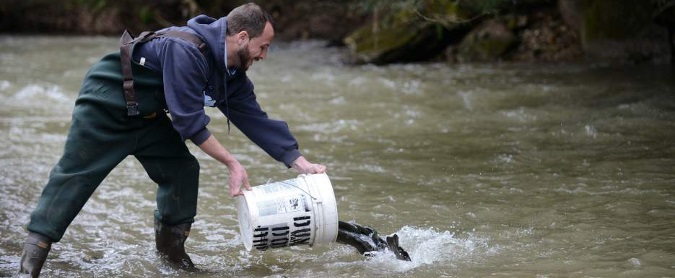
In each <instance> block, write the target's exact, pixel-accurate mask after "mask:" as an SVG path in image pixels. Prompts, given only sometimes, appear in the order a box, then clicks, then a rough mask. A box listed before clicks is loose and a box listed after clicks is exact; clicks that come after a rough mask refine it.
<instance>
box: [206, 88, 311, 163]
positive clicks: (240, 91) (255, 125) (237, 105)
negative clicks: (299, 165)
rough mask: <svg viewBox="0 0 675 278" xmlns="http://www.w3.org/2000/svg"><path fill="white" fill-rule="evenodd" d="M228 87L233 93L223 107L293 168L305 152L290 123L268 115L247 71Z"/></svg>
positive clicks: (238, 124)
mask: <svg viewBox="0 0 675 278" xmlns="http://www.w3.org/2000/svg"><path fill="white" fill-rule="evenodd" d="M228 91H229V92H231V94H230V95H229V97H228V98H227V103H224V104H222V105H220V106H219V108H220V110H221V111H222V112H223V113H224V114H225V115H227V116H228V118H229V119H230V121H232V123H233V124H234V125H235V126H236V127H237V128H238V129H239V130H241V131H242V132H243V133H244V135H246V137H248V138H249V139H250V140H251V141H253V142H254V143H255V144H256V145H258V146H259V147H260V148H262V149H263V150H264V151H265V152H266V153H267V154H268V155H270V156H271V157H272V158H274V159H276V160H277V161H279V162H282V163H284V164H285V165H286V167H289V168H290V167H291V164H292V163H293V161H295V159H296V158H298V157H300V155H301V154H300V151H299V150H298V142H297V141H296V140H295V137H293V135H292V134H291V131H290V130H289V128H288V124H286V122H284V121H279V120H273V119H270V118H269V117H268V116H267V113H265V112H264V111H263V110H262V109H261V108H260V105H259V104H258V102H257V100H256V96H255V94H254V92H253V83H252V82H251V80H249V79H248V77H246V76H245V75H243V76H242V77H240V78H237V82H230V83H228Z"/></svg>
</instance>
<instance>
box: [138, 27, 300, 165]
mask: <svg viewBox="0 0 675 278" xmlns="http://www.w3.org/2000/svg"><path fill="white" fill-rule="evenodd" d="M167 29H172V30H179V31H186V32H191V33H193V34H196V35H198V36H199V37H200V38H201V39H202V40H203V41H204V42H205V43H206V44H207V46H208V52H206V53H204V54H202V53H201V52H200V51H199V49H198V48H197V47H196V46H195V45H194V44H192V43H190V42H188V41H186V40H182V39H178V38H173V37H159V38H156V39H154V40H151V41H148V42H146V43H143V44H139V45H137V46H135V47H134V50H133V60H134V62H136V63H138V64H141V65H143V66H145V67H147V68H149V69H151V70H153V71H156V72H161V74H162V77H163V84H164V96H165V99H166V105H167V108H168V110H169V113H170V114H171V119H172V122H173V126H174V128H175V129H176V131H178V133H179V134H180V135H181V137H182V138H183V140H187V139H190V140H191V141H192V142H193V143H195V144H197V145H200V144H201V143H203V142H204V141H206V139H207V138H208V137H209V136H210V135H211V132H210V131H209V130H208V128H207V125H208V124H209V121H210V118H209V117H208V116H207V115H206V113H205V111H204V107H205V106H213V107H218V109H220V111H222V113H223V114H224V115H225V116H226V117H227V118H228V119H229V120H230V121H231V122H232V123H233V124H234V125H235V126H236V127H237V128H238V129H239V130H241V131H242V132H243V133H244V134H245V135H246V136H247V137H248V138H249V139H250V140H251V141H253V142H254V143H256V144H257V145H258V146H260V147H261V148H262V149H263V150H264V151H265V152H267V154H269V155H270V156H271V157H273V158H274V159H276V160H277V161H280V162H283V163H284V164H285V165H286V166H288V167H290V165H291V164H292V162H293V161H294V160H295V159H296V158H298V157H299V156H300V152H299V151H298V143H297V141H296V140H295V138H294V137H293V135H292V134H291V132H290V131H289V129H288V125H287V124H286V122H283V121H278V120H273V119H270V118H269V117H268V116H267V114H266V113H265V112H264V111H263V110H262V109H261V108H260V105H259V104H258V102H257V101H256V96H255V94H254V92H253V83H252V82H251V80H250V79H249V78H248V77H247V76H246V72H245V71H242V70H236V69H230V70H229V71H228V69H227V68H226V66H225V65H226V60H225V59H226V58H225V57H226V50H225V47H226V46H225V36H226V30H227V18H226V17H222V18H220V19H214V18H211V17H208V16H205V15H200V16H197V17H195V18H192V19H190V20H189V21H188V23H187V26H181V27H169V28H167Z"/></svg>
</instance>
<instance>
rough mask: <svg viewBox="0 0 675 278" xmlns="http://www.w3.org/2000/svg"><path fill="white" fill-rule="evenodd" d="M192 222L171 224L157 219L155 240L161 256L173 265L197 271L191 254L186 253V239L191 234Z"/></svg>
mask: <svg viewBox="0 0 675 278" xmlns="http://www.w3.org/2000/svg"><path fill="white" fill-rule="evenodd" d="M191 226H192V223H184V224H178V225H175V226H170V225H166V224H163V223H161V222H159V221H157V220H155V242H156V244H157V251H158V252H159V254H160V256H161V257H162V258H163V259H164V260H166V261H167V262H168V263H169V264H170V265H171V266H172V267H174V268H177V269H182V270H186V271H197V268H195V265H194V264H193V263H192V260H191V259H190V256H188V254H187V253H185V240H186V239H187V237H188V236H189V235H190V227H191Z"/></svg>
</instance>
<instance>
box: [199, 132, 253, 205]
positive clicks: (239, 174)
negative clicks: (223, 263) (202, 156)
mask: <svg viewBox="0 0 675 278" xmlns="http://www.w3.org/2000/svg"><path fill="white" fill-rule="evenodd" d="M199 148H201V149H202V151H204V152H205V153H206V154H208V155H209V156H211V157H213V158H215V159H216V160H218V161H220V162H221V163H223V164H225V166H227V170H228V171H230V182H229V184H230V196H232V197H234V196H238V195H242V194H244V193H243V192H242V191H241V185H242V184H243V185H244V186H245V187H246V189H248V190H251V185H250V184H249V183H248V174H246V169H244V166H241V163H239V161H237V159H236V158H234V156H232V155H231V154H230V152H228V151H227V150H226V149H225V147H223V145H221V144H220V142H218V140H216V138H215V137H213V135H211V136H209V138H207V139H206V141H204V143H202V144H201V145H199Z"/></svg>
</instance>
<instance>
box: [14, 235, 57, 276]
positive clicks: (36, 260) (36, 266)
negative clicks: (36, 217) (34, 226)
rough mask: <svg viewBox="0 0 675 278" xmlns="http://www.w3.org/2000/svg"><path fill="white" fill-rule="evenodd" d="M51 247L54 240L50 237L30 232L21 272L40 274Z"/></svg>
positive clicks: (32, 274)
mask: <svg viewBox="0 0 675 278" xmlns="http://www.w3.org/2000/svg"><path fill="white" fill-rule="evenodd" d="M51 249H52V241H51V240H50V239H48V238H47V237H45V236H43V235H41V234H38V233H33V232H30V233H29V234H28V239H27V240H26V243H25V244H24V245H23V253H21V263H20V264H19V267H20V268H19V273H20V274H30V276H31V277H38V276H40V271H41V270H42V265H44V263H45V260H47V254H49V250H51Z"/></svg>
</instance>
